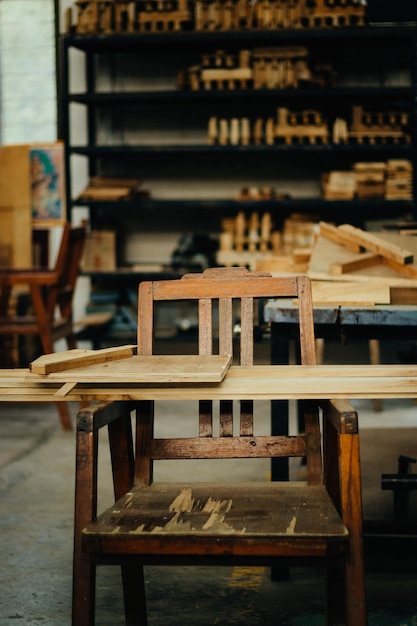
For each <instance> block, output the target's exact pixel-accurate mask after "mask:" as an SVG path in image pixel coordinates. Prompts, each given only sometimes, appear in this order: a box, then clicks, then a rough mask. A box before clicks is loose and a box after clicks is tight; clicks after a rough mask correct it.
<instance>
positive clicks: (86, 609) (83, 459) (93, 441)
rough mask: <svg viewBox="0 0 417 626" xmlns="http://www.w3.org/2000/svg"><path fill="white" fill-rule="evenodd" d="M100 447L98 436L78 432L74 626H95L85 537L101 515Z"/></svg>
mask: <svg viewBox="0 0 417 626" xmlns="http://www.w3.org/2000/svg"><path fill="white" fill-rule="evenodd" d="M97 447H98V435H97V432H77V458H76V468H75V504H74V511H75V515H74V560H73V591H72V626H81V624H82V625H83V626H92V625H93V624H94V610H95V588H96V584H95V582H96V566H95V565H94V563H93V562H92V560H91V558H90V557H89V556H88V555H86V554H84V553H83V551H82V548H81V533H82V529H83V528H84V527H85V526H86V524H87V523H88V522H89V521H91V520H92V519H94V517H95V516H96V514H97Z"/></svg>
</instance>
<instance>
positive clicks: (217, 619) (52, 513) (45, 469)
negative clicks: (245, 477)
mask: <svg viewBox="0 0 417 626" xmlns="http://www.w3.org/2000/svg"><path fill="white" fill-rule="evenodd" d="M355 404H356V405H357V406H358V409H359V412H360V426H361V455H362V467H363V483H364V485H363V487H364V509H365V518H370V519H387V518H389V517H390V516H392V495H391V493H390V492H381V490H380V475H381V473H382V472H395V471H396V459H397V456H398V454H407V455H410V456H413V457H414V458H416V457H417V438H416V436H415V433H416V431H415V426H416V420H417V405H416V403H415V402H414V401H408V400H402V401H398V402H394V401H386V402H384V407H383V411H382V412H375V411H374V410H373V406H372V403H371V402H370V401H360V402H357V403H355ZM71 408H72V410H73V413H74V416H75V413H76V410H77V406H76V405H72V407H71ZM376 424H378V427H379V429H380V430H379V435H378V438H377V437H376V434H377V433H376V431H375V430H374V427H375V425H376ZM105 439H106V438H105V437H103V438H102V441H101V443H100V450H101V451H102V452H103V459H102V463H101V468H100V471H101V474H102V475H103V476H104V477H106V475H108V474H109V463H108V458H107V455H106V454H105V452H106V440H105ZM74 451H75V442H74V433H68V432H63V431H62V430H61V429H60V426H59V422H58V417H57V413H56V409H55V406H54V405H36V406H34V405H23V404H14V405H6V404H0V495H1V513H0V524H1V532H0V554H1V560H0V625H1V626H21V625H22V626H23V625H32V624H42V625H43V626H65V625H69V624H70V620H71V568H72V515H73V495H74V493H73V492H74ZM161 471H162V472H167V473H169V472H170V471H171V468H169V467H168V468H165V469H163V470H161ZM183 471H186V472H187V473H188V471H189V470H188V469H187V470H183ZM267 471H268V468H267V467H265V466H260V467H259V468H257V470H256V472H260V473H261V474H262V478H263V477H264V475H265V472H267ZM415 471H416V469H415V468H413V472H415ZM255 479H256V477H255ZM103 482H104V481H103ZM416 496H417V494H416V492H414V493H413V495H412V498H411V501H410V503H411V509H412V514H413V515H415V514H416V513H417V502H416ZM110 501H111V489H110V488H109V489H106V490H105V492H104V495H103V497H102V504H103V505H107V504H108V503H110ZM416 527H417V525H416ZM413 549H414V548H413ZM416 555H417V552H414V554H413V555H412V557H413V562H414V560H415V559H416ZM381 562H382V563H383V566H381V565H378V569H377V571H375V568H374V567H369V569H368V570H367V577H366V578H367V591H368V609H369V611H368V612H369V625H370V626H416V625H417V564H416V567H415V568H414V569H413V571H403V570H399V571H398V570H396V571H391V570H390V563H389V560H386V561H385V562H384V561H381ZM322 576H323V575H322V572H321V571H319V570H313V571H312V570H309V569H308V570H307V569H300V570H293V571H292V573H291V580H290V581H287V582H274V581H271V579H270V576H269V570H267V569H263V568H253V567H252V568H199V567H193V568H162V567H160V568H148V569H147V571H146V580H147V586H148V613H149V626H162V625H163V626H185V625H190V626H191V625H193V626H197V625H209V624H218V625H241V626H255V625H258V624H259V625H262V626H272V625H274V626H277V625H278V624H279V625H282V626H286V625H291V626H316V625H317V626H318V625H322V624H324V617H323V616H324V598H323V593H322ZM96 623H97V625H100V626H118V625H119V624H123V623H124V621H123V608H122V602H121V593H120V581H119V573H118V568H99V574H98V597H97V622H96ZM79 626H83V625H82V624H80V625H79Z"/></svg>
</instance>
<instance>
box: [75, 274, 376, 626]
mask: <svg viewBox="0 0 417 626" xmlns="http://www.w3.org/2000/svg"><path fill="white" fill-rule="evenodd" d="M273 297H280V298H282V297H290V298H292V299H294V298H296V299H298V302H299V318H300V345H301V361H302V363H303V364H314V363H315V342H314V330H313V317H312V302H311V290H310V282H309V279H308V278H307V277H297V278H272V277H271V276H269V275H265V274H263V273H250V272H248V271H247V270H245V269H242V268H219V269H212V270H206V271H205V272H204V273H203V274H200V275H198V274H196V275H188V276H184V277H183V278H182V279H180V280H167V281H154V282H143V283H141V284H140V287H139V316H138V353H139V354H143V355H151V354H152V353H153V349H154V347H153V346H154V342H153V334H154V327H153V320H154V316H155V309H156V308H157V305H158V304H159V303H160V302H165V301H174V300H181V301H186V300H195V301H197V303H198V310H199V347H198V351H199V353H201V354H206V355H209V354H211V353H212V350H213V344H214V343H216V342H215V341H214V340H213V339H214V332H213V330H212V320H213V319H214V318H215V317H216V316H215V315H214V314H213V303H214V302H218V317H219V329H218V344H219V353H220V354H231V353H232V350H233V344H234V343H235V341H234V339H233V332H232V327H233V324H234V315H233V306H232V299H233V302H236V300H240V304H241V310H240V333H239V335H240V364H241V365H243V366H248V365H251V364H252V359H253V347H254V341H253V319H254V301H255V302H256V299H258V298H273ZM216 311H217V308H216ZM323 393H324V394H325V392H323ZM180 396H181V392H180V390H179V397H180ZM153 404H154V403H153V402H152V401H149V400H146V401H145V400H144V401H141V402H136V403H134V404H133V405H132V404H130V403H128V402H126V403H124V402H113V403H109V404H105V403H102V404H98V405H96V406H95V407H90V408H88V409H85V410H81V411H80V413H79V415H78V425H77V460H76V495H75V527H74V571H73V584H74V588H73V625H74V626H78V625H79V624H85V625H87V624H94V612H95V608H94V607H95V567H96V564H120V565H121V566H122V567H121V572H122V580H123V587H124V600H125V614H126V623H127V624H140V625H144V624H146V623H147V621H146V603H145V593H144V589H143V580H144V575H143V566H144V565H147V564H197V565H199V564H216V565H224V564H233V565H239V564H246V565H247V564H252V565H253V564H269V565H271V566H285V567H288V566H290V565H291V566H293V565H297V564H298V565H303V566H305V565H308V564H311V565H313V566H315V567H317V566H318V565H323V566H326V567H327V571H328V574H329V575H328V576H327V602H326V604H327V623H328V624H349V625H350V626H363V625H364V624H366V608H365V585H364V568H363V555H362V499H361V476H360V460H359V441H358V422H357V414H356V412H355V411H354V410H353V409H352V407H351V406H350V404H349V403H348V402H347V401H337V402H329V401H325V400H324V401H323V402H321V403H320V405H321V412H322V414H323V433H322V434H323V455H322V446H321V432H320V420H319V407H318V405H317V404H316V403H315V402H305V404H304V408H305V414H304V418H305V432H303V433H301V434H299V435H297V436H289V437H287V436H270V435H266V436H259V435H256V434H255V432H254V423H253V422H254V420H253V406H254V405H253V402H252V401H250V400H244V401H241V404H240V418H239V425H238V428H237V430H238V432H237V433H235V432H234V429H235V424H234V423H233V410H234V409H236V406H235V405H236V403H234V406H232V403H231V402H230V401H225V400H222V401H220V407H219V409H218V412H219V426H218V436H217V435H216V436H215V434H214V433H215V430H214V429H213V415H214V413H213V410H212V406H211V403H210V402H209V401H207V400H205V401H204V400H202V401H200V403H199V416H198V418H197V421H198V428H197V429H196V430H195V431H194V432H193V433H191V434H190V436H189V437H183V436H181V437H178V436H177V438H175V437H169V436H168V435H167V436H166V437H161V436H160V437H159V438H155V437H154V436H153V432H154V419H155V412H156V420H157V408H158V407H157V406H156V409H155V411H154V406H153ZM132 409H135V411H136V456H135V455H134V452H133V450H134V445H133V438H132V431H131V423H132V422H131V413H130V412H131V410H132ZM216 410H217V409H216ZM172 411H173V413H174V415H173V419H175V418H174V416H175V402H173V406H172ZM104 425H108V431H109V438H110V449H111V458H112V468H113V479H114V492H115V499H116V501H117V504H116V505H113V506H112V507H110V508H109V509H108V510H107V511H106V512H104V513H102V514H101V515H100V516H99V517H97V516H96V514H97V454H98V433H99V430H100V428H102V427H103V426H104ZM197 431H198V436H196V433H197ZM248 444H250V445H248ZM275 455H276V456H280V457H281V456H288V457H292V456H300V457H304V456H305V457H306V460H307V480H306V482H300V481H297V482H296V483H294V482H278V481H277V482H271V481H269V480H267V479H266V480H265V482H244V483H242V484H236V483H229V482H228V480H229V477H228V476H224V481H222V482H220V483H218V482H205V481H206V480H207V478H206V477H205V476H203V478H202V480H203V482H195V480H193V479H190V480H189V481H188V480H187V482H185V483H182V482H181V483H178V482H169V483H163V484H159V483H158V482H157V481H154V480H153V465H154V461H158V460H161V459H182V461H183V463H184V462H187V461H184V459H191V458H198V459H206V460H207V459H217V458H236V457H239V458H241V457H249V458H248V461H247V462H248V463H250V462H251V461H252V459H253V458H254V457H268V458H269V457H274V456H275ZM252 467H253V466H252ZM194 471H195V470H194V469H193V477H194ZM174 480H175V477H174ZM211 523H212V525H210V524H211ZM277 584H279V583H277ZM278 621H279V617H278V616H277V622H278Z"/></svg>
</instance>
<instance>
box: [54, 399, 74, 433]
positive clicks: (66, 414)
mask: <svg viewBox="0 0 417 626" xmlns="http://www.w3.org/2000/svg"><path fill="white" fill-rule="evenodd" d="M56 408H57V409H58V414H59V419H60V421H61V425H62V428H63V429H64V430H73V426H72V421H71V412H70V409H69V406H68V404H67V402H57V403H56Z"/></svg>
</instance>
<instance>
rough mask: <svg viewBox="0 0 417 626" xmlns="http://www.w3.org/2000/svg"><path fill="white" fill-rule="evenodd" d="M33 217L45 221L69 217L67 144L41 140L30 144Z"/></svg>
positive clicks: (56, 221) (58, 220)
mask: <svg viewBox="0 0 417 626" xmlns="http://www.w3.org/2000/svg"><path fill="white" fill-rule="evenodd" d="M29 158H30V177H31V209H32V218H33V220H34V221H35V222H37V223H41V224H42V225H45V226H47V225H57V224H62V223H63V222H65V220H66V206H65V179H64V145H63V144H62V143H59V142H58V143H51V144H39V145H33V146H31V147H30V151H29Z"/></svg>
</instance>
